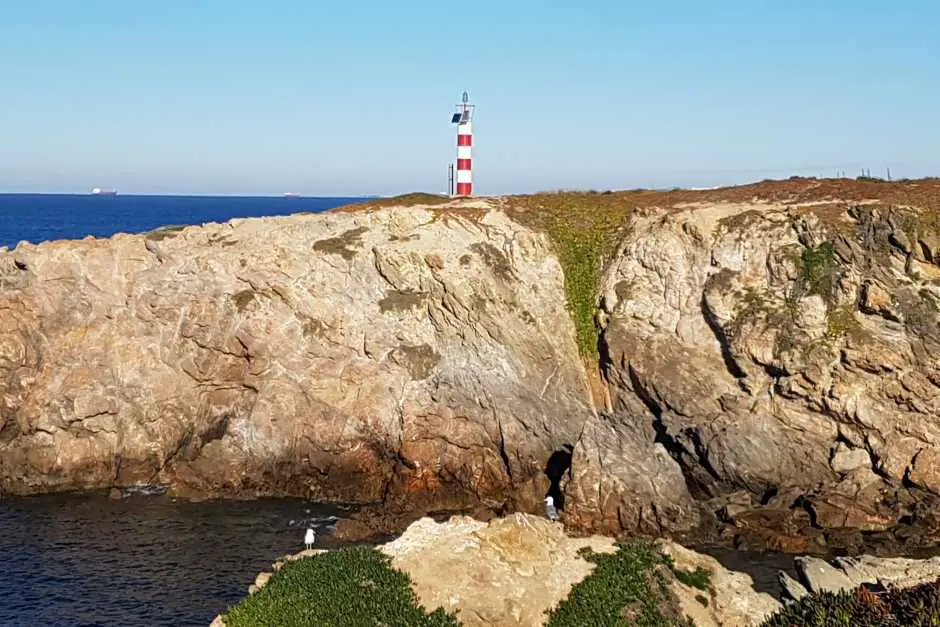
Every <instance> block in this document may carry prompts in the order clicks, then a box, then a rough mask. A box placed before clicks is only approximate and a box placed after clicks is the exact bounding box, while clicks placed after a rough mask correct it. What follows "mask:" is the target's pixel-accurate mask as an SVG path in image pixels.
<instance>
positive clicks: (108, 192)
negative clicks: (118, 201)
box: [91, 187, 117, 196]
mask: <svg viewBox="0 0 940 627" xmlns="http://www.w3.org/2000/svg"><path fill="white" fill-rule="evenodd" d="M91 194H92V196H117V190H116V189H109V188H107V187H95V188H93V189H92V190H91Z"/></svg>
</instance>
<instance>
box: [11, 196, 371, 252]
mask: <svg viewBox="0 0 940 627" xmlns="http://www.w3.org/2000/svg"><path fill="white" fill-rule="evenodd" d="M359 200H362V198H350V197H347V198H325V197H316V196H310V197H306V196H283V197H276V196H268V197H265V196H136V195H116V196H93V195H90V194H0V247H2V246H7V247H9V248H12V247H14V246H16V244H17V243H18V242H20V241H21V240H26V241H29V242H33V243H34V244H38V243H39V242H42V241H46V240H54V239H81V238H83V237H85V236H87V235H92V236H94V237H108V236H110V235H114V234H115V233H142V232H144V231H150V230H152V229H155V228H157V227H160V226H169V225H182V224H203V223H205V222H224V221H226V220H229V219H231V218H249V217H257V216H276V215H287V214H290V213H297V212H300V211H311V212H317V211H325V210H327V209H331V208H333V207H338V206H340V205H345V204H349V203H352V202H357V201H359Z"/></svg>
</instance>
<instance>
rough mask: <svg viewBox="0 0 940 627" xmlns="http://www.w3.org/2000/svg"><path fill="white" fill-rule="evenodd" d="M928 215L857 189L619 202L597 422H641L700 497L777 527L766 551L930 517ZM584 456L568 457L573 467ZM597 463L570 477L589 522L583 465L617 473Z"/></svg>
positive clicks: (935, 252) (936, 260) (937, 396)
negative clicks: (839, 198) (815, 195)
mask: <svg viewBox="0 0 940 627" xmlns="http://www.w3.org/2000/svg"><path fill="white" fill-rule="evenodd" d="M938 227H940V222H938V221H937V217H936V214H935V213H931V212H930V211H925V210H922V209H918V208H913V207H891V206H887V205H885V204H883V203H880V202H874V201H873V202H848V203H846V202H818V201H817V202H802V203H792V204H791V203H774V202H765V203H745V204H742V203H708V204H698V205H684V206H679V207H675V208H672V209H671V210H669V211H665V210H655V209H654V210H648V211H641V212H637V214H635V215H634V218H633V220H632V223H631V233H630V235H629V236H628V237H627V238H625V240H624V241H623V242H622V244H621V245H620V247H619V249H618V252H617V254H616V256H615V258H614V260H613V263H612V264H611V265H610V266H609V267H608V269H607V271H606V273H605V275H604V277H603V280H602V296H601V299H600V300H601V314H600V320H601V323H602V327H603V329H602V332H601V334H602V341H603V351H602V352H603V366H604V368H605V370H606V374H607V377H608V380H609V381H610V387H611V390H612V397H613V411H612V412H611V414H610V418H609V420H610V421H611V422H612V423H614V424H617V425H620V424H627V423H634V422H636V421H640V422H644V423H648V424H650V425H652V430H653V431H654V432H655V434H654V437H655V440H656V441H657V442H659V443H661V444H662V446H663V447H664V448H666V449H667V450H668V451H669V453H670V454H671V456H672V457H673V458H674V459H675V460H677V461H678V462H679V463H680V465H681V466H682V469H683V474H684V476H685V482H686V484H687V485H688V487H689V489H690V491H691V492H692V494H693V495H694V496H695V498H696V500H697V501H698V502H700V503H702V504H704V505H706V508H705V509H710V510H711V511H714V512H721V511H723V512H724V515H725V516H726V517H727V518H730V519H734V522H735V523H736V524H737V526H738V527H739V528H742V527H743V528H744V534H745V535H751V536H755V535H756V536H765V535H766V534H765V531H770V530H771V529H773V531H774V533H782V534H783V536H788V535H790V536H793V537H790V538H787V537H778V538H774V539H772V540H771V542H770V544H771V545H776V547H777V548H786V549H790V550H806V549H807V548H809V547H808V546H807V545H806V543H805V536H806V535H807V534H808V535H810V536H812V535H813V533H815V532H817V531H819V530H821V529H840V528H853V529H862V530H866V531H881V530H885V529H887V528H889V527H891V526H893V525H894V524H895V523H897V522H898V521H904V522H914V521H917V522H918V524H923V525H925V526H926V527H927V530H928V531H929V530H933V529H936V520H935V518H934V516H935V514H934V512H935V511H936V499H935V498H934V497H935V495H936V494H940V482H938V475H937V471H936V460H937V459H938V457H937V455H938V453H940V448H938V446H940V440H938V436H940V422H938V415H940V326H938V321H940V318H938V312H940V249H938V243H940V238H938V233H940V228H938ZM618 446H619V445H618V444H616V443H614V442H613V441H612V440H610V439H608V440H606V441H605V443H604V444H601V446H600V448H601V450H605V451H607V454H608V455H616V454H617V449H618ZM591 461H592V459H591V451H590V450H589V449H582V454H581V455H580V456H579V457H577V458H576V459H575V467H576V468H577V467H578V466H579V465H582V464H587V465H588V466H589V467H590V462H591ZM604 468H607V469H611V470H610V472H607V473H606V475H604V474H603V473H600V474H599V475H595V476H594V477H589V478H590V479H592V480H591V481H589V482H588V483H587V484H586V485H584V481H583V480H582V481H578V480H577V479H576V486H574V487H573V488H571V489H569V491H570V492H572V493H573V496H576V499H573V500H576V501H577V503H578V507H579V508H580V507H583V509H584V513H583V515H582V516H581V520H583V521H592V522H590V523H589V525H590V524H595V523H596V521H597V516H596V510H597V503H596V499H595V495H596V493H597V490H596V487H595V486H596V483H597V482H598V478H597V477H598V476H599V477H600V483H601V484H602V485H603V484H605V483H607V484H610V483H611V482H613V483H615V484H616V483H618V482H619V481H621V480H622V479H623V477H624V475H629V474H631V473H632V472H633V469H632V468H631V467H630V465H629V464H620V465H610V466H604ZM582 476H583V475H582ZM709 506H710V507H709ZM761 506H763V507H761ZM729 507H730V510H729ZM758 509H760V510H762V513H761V514H760V515H759V516H757V517H754V516H755V514H756V510H758ZM748 510H755V511H751V512H749V511H748ZM729 511H730V512H731V513H730V514H729V513H728V512H729ZM768 516H769V517H770V518H768ZM622 526H623V527H625V528H626V527H630V526H631V525H630V522H629V521H628V523H627V524H622ZM762 527H763V528H764V529H762ZM752 540H755V541H758V542H761V543H762V544H765V543H766V541H767V540H768V538H766V537H763V538H753V537H752Z"/></svg>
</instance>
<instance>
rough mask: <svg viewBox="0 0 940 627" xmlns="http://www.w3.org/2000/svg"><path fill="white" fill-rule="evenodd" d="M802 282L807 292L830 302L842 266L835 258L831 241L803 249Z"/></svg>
mask: <svg viewBox="0 0 940 627" xmlns="http://www.w3.org/2000/svg"><path fill="white" fill-rule="evenodd" d="M801 260H802V264H801V267H802V271H803V284H804V289H805V290H806V293H807V294H818V295H820V296H822V297H823V300H825V301H826V302H827V303H830V302H832V299H833V297H834V295H835V289H836V284H837V283H838V281H839V278H840V277H841V275H842V268H841V267H840V266H839V262H838V261H836V258H835V248H834V247H833V245H832V242H823V243H822V244H820V245H819V246H817V247H816V248H806V249H804V250H803V255H802V257H801Z"/></svg>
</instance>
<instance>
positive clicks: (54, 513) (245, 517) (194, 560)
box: [0, 194, 356, 627]
mask: <svg viewBox="0 0 940 627" xmlns="http://www.w3.org/2000/svg"><path fill="white" fill-rule="evenodd" d="M354 200H356V199H352V198H238V197H193V196H189V197H187V196H77V195H76V196H69V195H39V194H0V247H2V246H15V245H16V243H17V242H19V241H21V240H28V241H32V242H40V241H43V240H49V239H61V238H70V239H72V238H82V237H85V236H86V235H94V236H98V237H103V236H108V235H112V234H114V233H117V232H126V233H133V232H141V231H148V230H151V229H154V228H156V227H159V226H163V225H170V224H199V223H203V222H213V221H214V222H222V221H225V220H228V219H230V218H235V217H250V216H268V215H282V214H289V213H296V212H299V211H323V210H325V209H328V208H331V207H335V206H338V205H343V204H347V203H349V202H351V201H354ZM0 388H2V384H0ZM332 515H340V516H341V515H342V512H340V511H338V510H334V509H330V508H326V507H323V506H318V505H312V504H307V503H302V502H298V501H289V500H283V501H281V500H262V501H255V502H248V503H232V502H229V503H189V502H186V501H175V500H173V499H169V498H166V497H144V496H135V497H131V498H128V499H124V500H121V501H114V500H110V499H108V498H104V497H101V496H88V495H86V496H45V497H34V498H28V499H10V498H2V497H0V626H2V627H7V626H11V627H12V626H17V627H18V626H20V625H23V626H30V627H32V626H38V625H43V626H45V625H49V626H60V625H61V626H64V627H70V626H73V625H88V626H91V625H95V626H97V625H102V626H103V625H108V626H110V625H115V626H117V625H148V626H149V625H154V626H159V625H167V626H170V625H172V626H176V625H208V624H209V622H210V621H211V620H212V618H213V616H215V615H216V614H217V613H219V612H222V611H225V610H226V609H227V608H228V607H229V606H230V605H232V604H234V603H237V602H238V601H239V600H240V599H242V598H243V597H244V596H245V595H246V594H247V590H248V585H249V584H251V583H252V581H254V577H255V575H256V574H257V573H258V572H260V571H262V570H267V569H268V568H269V566H270V564H271V562H272V561H273V560H274V559H276V558H277V557H279V556H280V555H283V554H285V553H288V552H295V551H298V550H300V549H302V548H303V546H302V539H303V530H304V528H305V526H306V525H307V524H311V525H313V526H316V527H319V528H321V529H323V530H324V533H322V534H318V544H321V543H325V545H326V546H329V545H330V543H331V538H330V536H329V530H328V528H329V526H330V524H331V523H332V522H333V519H332V518H331V516H332Z"/></svg>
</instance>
